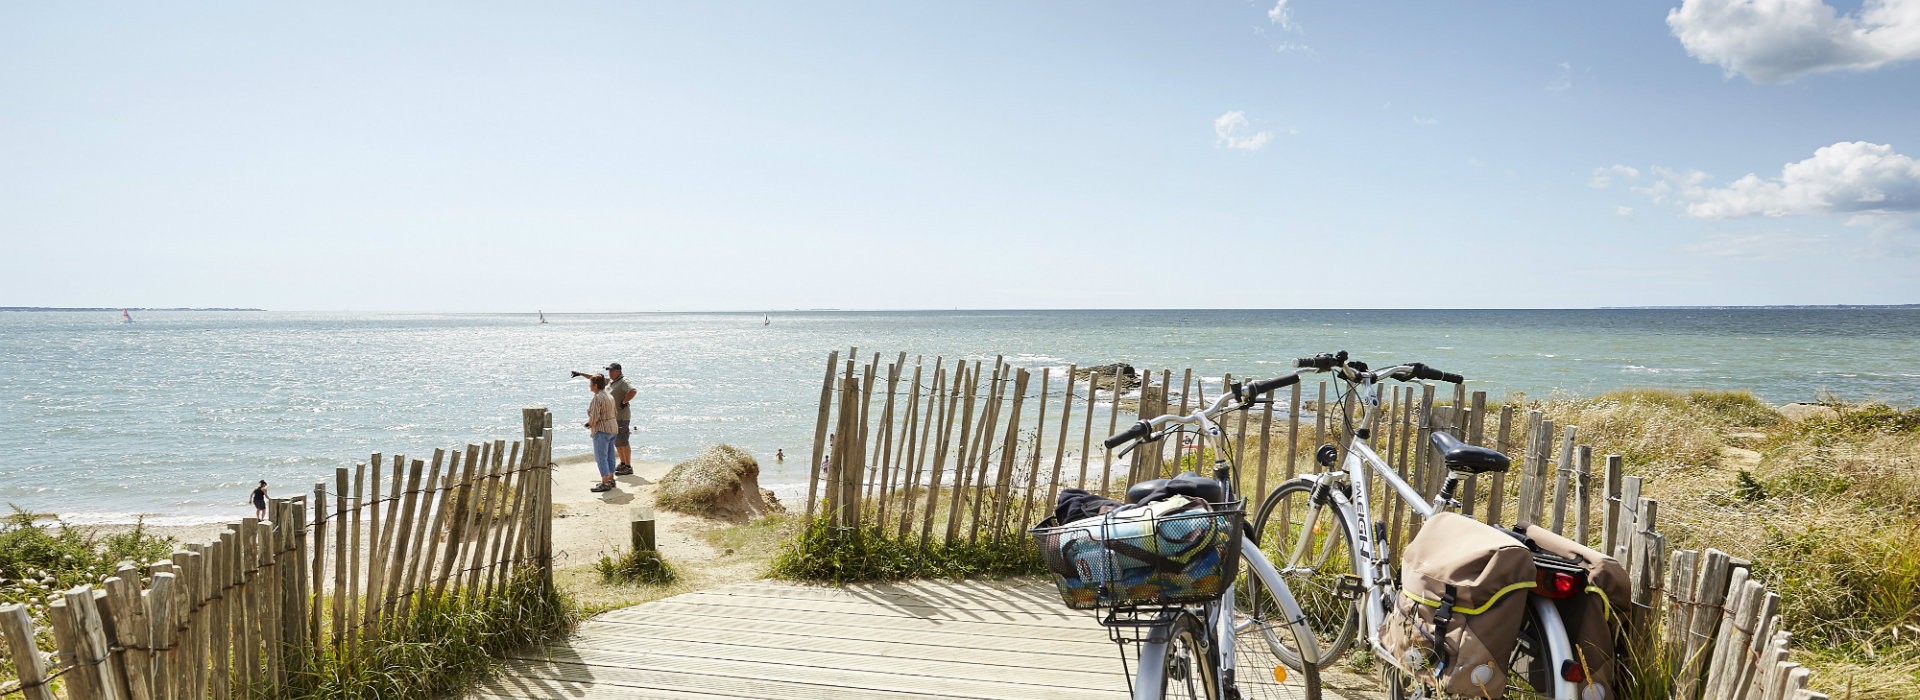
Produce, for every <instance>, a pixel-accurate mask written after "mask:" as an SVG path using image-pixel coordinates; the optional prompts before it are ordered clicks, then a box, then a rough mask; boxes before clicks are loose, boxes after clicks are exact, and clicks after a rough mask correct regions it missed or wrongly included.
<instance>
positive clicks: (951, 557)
mask: <svg viewBox="0 0 1920 700" xmlns="http://www.w3.org/2000/svg"><path fill="white" fill-rule="evenodd" d="M894 534H895V533H894V532H891V531H887V532H883V531H882V529H881V527H880V525H878V524H877V523H874V522H873V521H871V520H865V521H862V523H861V525H860V527H857V528H840V527H836V526H835V525H834V524H833V522H832V520H831V519H830V518H828V517H826V516H820V517H817V518H815V519H814V520H813V522H811V523H808V524H807V526H806V527H805V528H804V529H803V530H801V531H800V532H799V533H797V534H796V535H795V536H794V537H793V538H792V539H789V540H787V542H786V544H785V545H784V546H782V547H781V550H780V553H779V554H777V555H775V556H774V559H773V566H772V571H771V574H772V575H773V576H774V577H777V578H786V579H793V580H801V581H821V582H828V583H833V584H835V585H840V584H847V583H861V582H869V581H895V580H900V579H911V578H949V579H964V578H994V577H1003V576H1021V575H1033V574H1041V573H1045V572H1046V567H1045V565H1044V564H1043V563H1042V562H1041V561H1040V552H1039V550H1038V549H1037V548H1035V546H1034V544H1033V540H1032V539H1031V538H1029V537H1028V536H1027V534H1026V532H1025V531H1024V530H1022V529H1013V530H1009V531H1006V532H1002V533H1000V534H999V535H998V536H995V535H994V534H993V533H992V532H987V531H983V532H981V533H980V538H979V540H978V541H972V542H970V541H969V540H968V538H967V537H966V536H965V535H962V536H960V537H958V538H956V539H955V540H954V541H952V542H948V541H946V539H945V538H944V537H943V536H942V535H940V534H936V535H934V536H933V537H931V538H930V539H929V540H928V542H927V545H926V546H925V547H924V548H923V547H921V545H920V541H919V539H918V538H912V537H910V538H908V539H906V540H900V539H897V538H896V537H894Z"/></svg>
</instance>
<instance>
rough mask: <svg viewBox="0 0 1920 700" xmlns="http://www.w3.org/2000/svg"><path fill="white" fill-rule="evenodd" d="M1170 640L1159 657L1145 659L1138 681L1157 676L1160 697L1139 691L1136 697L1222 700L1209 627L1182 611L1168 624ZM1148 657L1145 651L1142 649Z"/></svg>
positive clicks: (1215, 656)
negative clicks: (1209, 636)
mask: <svg viewBox="0 0 1920 700" xmlns="http://www.w3.org/2000/svg"><path fill="white" fill-rule="evenodd" d="M1165 634H1166V635H1167V641H1166V644H1165V645H1164V646H1162V647H1161V648H1160V655H1159V657H1158V658H1149V657H1147V656H1144V655H1143V656H1142V657H1141V659H1140V669H1139V675H1138V682H1139V683H1141V684H1145V683H1148V682H1149V680H1148V679H1151V678H1155V677H1158V678H1159V680H1160V687H1159V688H1158V691H1159V692H1158V694H1155V693H1152V692H1142V691H1149V690H1152V689H1150V688H1136V689H1135V691H1136V692H1135V693H1134V697H1149V698H1165V699H1168V700H1221V698H1222V695H1221V693H1220V673H1219V670H1218V669H1219V667H1218V658H1219V656H1218V654H1216V653H1214V650H1213V645H1212V644H1211V643H1209V638H1208V635H1207V628H1206V625H1205V624H1202V623H1201V622H1200V619H1199V618H1197V617H1194V616H1193V613H1190V612H1185V611H1182V612H1180V613H1178V614H1176V615H1174V617H1173V619H1172V620H1171V621H1170V622H1168V623H1167V629H1166V631H1165ZM1142 653H1143V654H1145V648H1143V649H1142Z"/></svg>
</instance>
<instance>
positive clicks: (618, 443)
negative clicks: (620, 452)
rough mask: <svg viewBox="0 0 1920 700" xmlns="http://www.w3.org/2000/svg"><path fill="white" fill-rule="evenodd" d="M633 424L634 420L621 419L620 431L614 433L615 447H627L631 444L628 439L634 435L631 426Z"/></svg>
mask: <svg viewBox="0 0 1920 700" xmlns="http://www.w3.org/2000/svg"><path fill="white" fill-rule="evenodd" d="M632 425H633V421H630V420H623V421H620V432H619V433H616V434H614V436H613V446H614V447H627V446H628V445H629V444H630V443H628V442H627V439H628V437H629V436H631V435H633V429H632V428H631V427H630V426H632Z"/></svg>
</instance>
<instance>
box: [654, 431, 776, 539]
mask: <svg viewBox="0 0 1920 700" xmlns="http://www.w3.org/2000/svg"><path fill="white" fill-rule="evenodd" d="M771 494H772V492H771V491H767V490H766V489H762V488H760V463H759V462H758V461H755V460H754V458H753V455H750V454H747V453H746V451H744V450H741V449H739V448H736V447H734V446H732V445H714V446H712V447H709V448H707V449H706V450H705V451H702V452H701V453H700V455H699V456H697V457H694V458H693V459H690V460H687V461H685V462H681V463H679V464H676V465H674V466H673V470H672V471H669V472H667V475H666V476H664V477H661V478H660V484H659V485H658V486H657V487H656V490H655V491H654V503H655V504H656V505H658V506H660V507H661V508H666V509H669V510H675V511H679V512H682V513H692V514H695V515H705V516H708V517H712V518H720V519H723V520H733V521H746V520H752V519H753V518H757V517H760V516H762V515H767V514H769V513H778V512H782V511H783V509H782V508H781V507H780V503H779V502H778V501H774V500H772V499H770V498H768V496H770V495H771Z"/></svg>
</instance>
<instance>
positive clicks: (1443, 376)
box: [1407, 362, 1467, 384]
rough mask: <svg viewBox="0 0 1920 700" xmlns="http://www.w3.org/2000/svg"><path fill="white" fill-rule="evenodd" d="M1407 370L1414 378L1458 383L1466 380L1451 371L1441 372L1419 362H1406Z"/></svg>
mask: <svg viewBox="0 0 1920 700" xmlns="http://www.w3.org/2000/svg"><path fill="white" fill-rule="evenodd" d="M1407 371H1408V372H1409V373H1411V374H1412V375H1413V378H1414V379H1432V380H1435V381H1442V382H1447V383H1450V384H1459V383H1461V382H1464V381H1466V380H1467V378H1466V377H1462V376H1460V375H1458V374H1454V373H1452V372H1442V371H1440V370H1437V369H1434V368H1432V367H1428V366H1426V365H1425V364H1422V363H1419V362H1414V363H1411V364H1408V365H1407Z"/></svg>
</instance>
